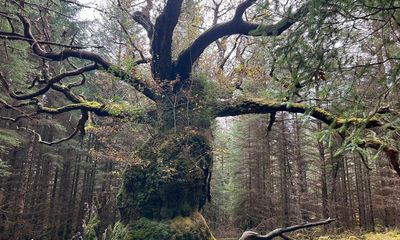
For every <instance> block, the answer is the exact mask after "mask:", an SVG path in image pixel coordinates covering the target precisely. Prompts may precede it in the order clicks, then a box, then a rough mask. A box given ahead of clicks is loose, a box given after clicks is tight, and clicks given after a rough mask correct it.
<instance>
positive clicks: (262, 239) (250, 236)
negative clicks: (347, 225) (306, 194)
mask: <svg viewBox="0 0 400 240" xmlns="http://www.w3.org/2000/svg"><path fill="white" fill-rule="evenodd" d="M333 221H335V219H330V218H328V219H326V220H322V221H318V222H313V223H304V224H300V225H295V226H291V227H285V228H277V229H275V230H273V231H272V232H270V233H268V234H266V235H260V234H258V233H256V232H252V231H246V232H244V233H243V235H242V236H241V237H240V238H239V240H270V239H273V238H275V237H282V236H284V235H283V234H284V233H288V232H293V231H297V230H300V229H304V228H311V227H316V226H320V225H325V224H329V223H331V222H333Z"/></svg>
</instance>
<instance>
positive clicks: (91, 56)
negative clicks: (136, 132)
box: [18, 15, 158, 100]
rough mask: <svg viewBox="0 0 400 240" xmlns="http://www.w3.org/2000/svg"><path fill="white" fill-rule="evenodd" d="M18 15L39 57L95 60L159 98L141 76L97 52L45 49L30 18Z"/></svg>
mask: <svg viewBox="0 0 400 240" xmlns="http://www.w3.org/2000/svg"><path fill="white" fill-rule="evenodd" d="M18 17H19V19H20V21H21V22H22V24H23V26H24V37H25V38H26V39H27V40H26V41H27V42H28V43H29V44H30V45H31V47H32V50H33V52H34V53H35V54H36V55H38V56H39V57H41V58H43V59H46V60H51V61H63V60H66V59H68V58H71V57H73V58H78V59H84V60H90V61H93V62H95V63H96V64H97V65H98V66H99V68H103V69H105V70H107V71H108V72H110V73H111V74H113V75H114V76H116V77H118V78H119V79H121V80H123V81H126V82H128V83H129V84H131V85H132V86H133V87H135V88H136V89H137V90H138V91H139V92H141V93H143V94H144V95H145V96H147V97H148V98H150V99H152V100H156V99H158V94H156V93H155V92H154V91H153V90H152V89H150V88H149V87H148V86H147V84H146V83H145V82H143V81H142V79H141V78H140V77H137V76H133V75H131V74H130V73H127V72H125V71H124V70H123V69H121V68H119V67H117V66H115V65H112V64H111V63H109V62H107V61H106V60H105V59H103V58H102V57H101V56H100V55H98V54H96V53H93V52H89V51H85V50H77V49H64V50H63V51H61V52H58V53H56V52H47V51H45V50H44V49H43V48H42V47H41V46H40V43H39V42H38V41H37V40H36V39H35V38H34V36H33V34H32V32H31V25H30V22H29V20H28V19H27V18H25V17H24V16H22V15H18Z"/></svg>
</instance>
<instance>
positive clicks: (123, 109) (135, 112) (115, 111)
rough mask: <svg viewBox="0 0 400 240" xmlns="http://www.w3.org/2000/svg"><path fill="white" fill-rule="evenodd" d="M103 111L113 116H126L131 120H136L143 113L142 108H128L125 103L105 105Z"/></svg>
mask: <svg viewBox="0 0 400 240" xmlns="http://www.w3.org/2000/svg"><path fill="white" fill-rule="evenodd" d="M104 109H105V110H107V111H108V112H109V113H110V114H111V115H113V116H121V115H127V116H130V117H131V118H138V117H140V116H141V115H142V113H143V109H142V108H138V107H134V106H130V105H128V104H126V103H109V104H107V105H105V107H104Z"/></svg>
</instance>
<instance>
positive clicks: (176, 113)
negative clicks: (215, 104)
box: [113, 87, 214, 240]
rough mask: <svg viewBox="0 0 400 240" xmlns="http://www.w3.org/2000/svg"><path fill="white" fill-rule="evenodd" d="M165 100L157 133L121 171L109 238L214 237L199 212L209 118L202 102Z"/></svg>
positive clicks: (205, 182)
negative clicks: (118, 215) (117, 212)
mask: <svg viewBox="0 0 400 240" xmlns="http://www.w3.org/2000/svg"><path fill="white" fill-rule="evenodd" d="M203 90H204V88H203V87H201V88H200V91H203ZM205 95H206V94H203V95H202V96H205ZM173 97H175V100H174V101H171V99H172V98H173ZM167 100H168V101H167ZM167 100H166V101H165V102H163V103H160V104H159V114H158V116H159V123H160V124H159V126H158V129H159V134H158V135H157V136H154V137H153V138H151V139H150V140H149V141H148V142H147V143H146V144H145V145H144V146H143V148H142V149H141V150H140V152H139V153H138V157H139V158H140V161H138V163H137V164H135V165H132V166H130V167H129V168H128V169H127V170H126V171H125V173H124V176H123V184H122V187H121V190H120V192H119V195H118V207H119V210H120V213H121V222H120V223H118V224H117V225H116V227H115V229H114V231H113V239H135V240H141V239H143V240H144V239H146V240H152V239H154V240H163V239H165V240H171V239H176V240H178V239H182V240H184V239H186V240H208V239H214V237H213V236H212V234H211V233H210V230H209V228H208V226H207V224H206V222H205V220H204V218H203V217H202V215H201V214H200V213H199V210H200V209H201V208H202V207H203V206H204V204H205V202H206V200H207V199H208V198H209V197H210V188H209V181H210V178H211V172H210V170H211V167H212V156H211V147H210V136H211V134H210V121H209V119H211V118H210V117H207V115H208V114H207V109H206V108H205V107H202V106H204V104H201V103H202V101H195V100H196V99H194V98H189V97H188V96H187V95H186V96H182V97H181V98H179V99H176V95H174V96H171V97H170V98H169V99H167ZM202 100H203V99H202ZM178 106H184V107H178ZM199 106H200V107H199Z"/></svg>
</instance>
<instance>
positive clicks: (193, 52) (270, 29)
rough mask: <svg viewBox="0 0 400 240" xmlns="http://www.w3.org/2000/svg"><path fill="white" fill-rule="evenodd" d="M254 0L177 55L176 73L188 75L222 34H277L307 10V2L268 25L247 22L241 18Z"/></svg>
mask: <svg viewBox="0 0 400 240" xmlns="http://www.w3.org/2000/svg"><path fill="white" fill-rule="evenodd" d="M254 2H256V0H247V1H244V2H243V3H241V4H240V5H239V6H238V7H237V9H236V11H235V15H234V17H233V18H232V19H231V20H230V21H228V22H225V23H222V24H217V25H215V26H213V27H212V28H210V29H209V30H207V31H206V32H204V33H203V34H201V35H200V36H199V37H198V38H197V39H196V40H195V41H194V42H193V43H192V44H191V45H190V46H189V47H188V48H187V49H185V50H184V51H183V52H182V53H181V54H180V55H179V57H178V60H177V62H176V68H177V74H179V75H180V77H181V79H183V80H186V79H188V78H189V77H190V73H191V71H192V66H193V64H194V62H196V60H197V59H198V58H199V57H200V55H201V54H202V53H203V51H204V50H205V49H206V48H207V47H208V46H209V45H210V44H211V43H213V42H214V41H216V40H218V39H219V38H221V37H224V36H230V35H234V34H242V35H252V36H277V35H280V34H281V33H282V32H284V31H285V30H287V29H288V28H290V27H291V26H292V25H293V24H294V23H296V22H297V21H298V19H300V18H301V17H302V16H304V15H305V14H306V13H307V12H308V5H309V4H308V3H306V4H304V5H303V6H302V7H300V8H299V9H298V10H297V11H296V12H295V13H293V14H289V16H287V17H285V18H283V19H282V20H280V21H279V22H277V23H275V24H270V25H263V24H255V23H249V22H246V21H244V20H243V19H242V16H243V13H244V12H245V11H246V9H248V8H249V7H250V6H251V5H252V4H253V3H254Z"/></svg>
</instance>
